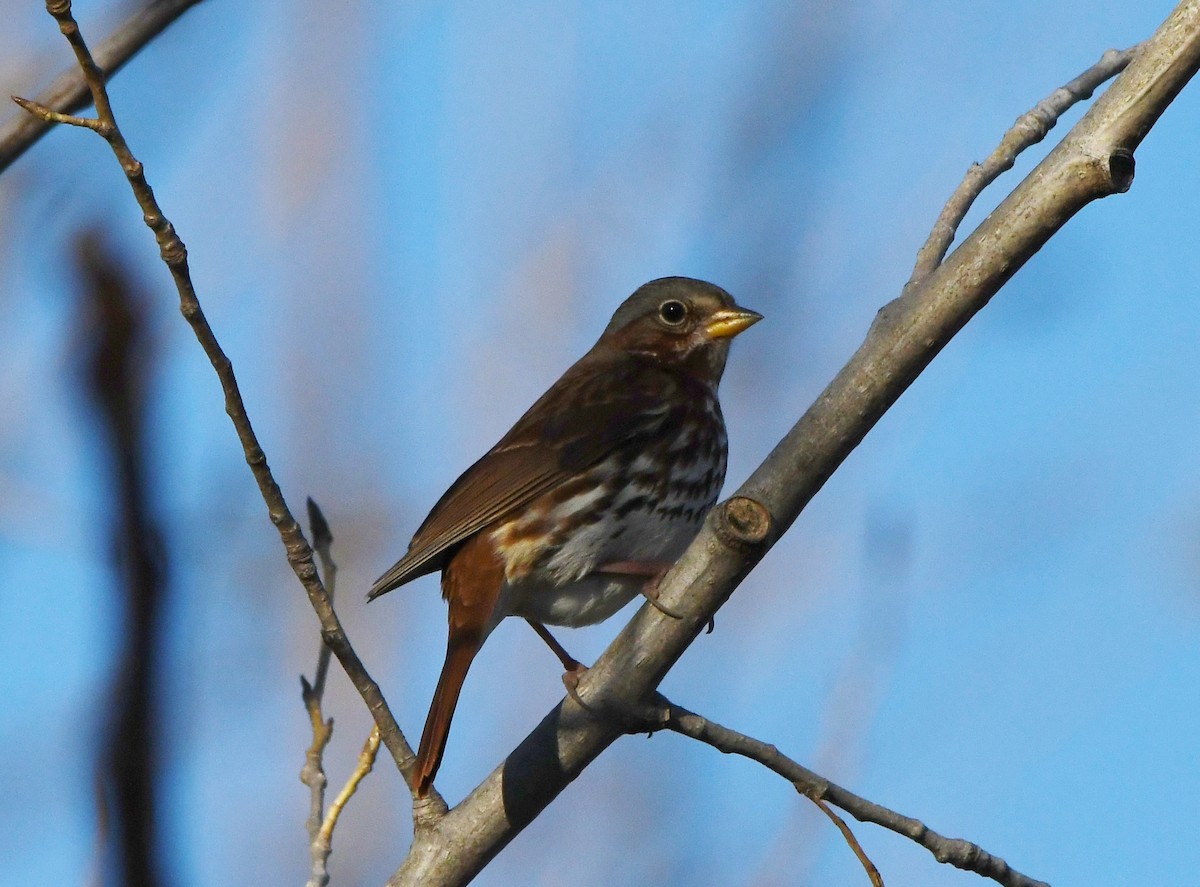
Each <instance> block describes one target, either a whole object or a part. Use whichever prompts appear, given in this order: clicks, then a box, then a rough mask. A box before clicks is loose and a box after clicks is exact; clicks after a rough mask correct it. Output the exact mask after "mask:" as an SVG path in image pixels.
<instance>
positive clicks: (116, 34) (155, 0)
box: [0, 0, 200, 172]
mask: <svg viewBox="0 0 1200 887" xmlns="http://www.w3.org/2000/svg"><path fill="white" fill-rule="evenodd" d="M199 2H200V0H151V2H150V3H147V4H146V5H145V6H144V7H142V8H141V9H139V10H137V11H136V12H134V13H132V14H131V15H130V16H129V17H128V18H126V19H125V21H123V22H121V24H120V25H118V26H117V28H116V30H114V31H113V32H112V33H111V34H109V35H108V36H107V37H105V38H104V39H103V40H102V41H100V45H99V46H98V47H96V53H95V56H96V63H97V64H98V65H99V66H100V68H101V69H102V70H103V71H104V72H105V75H106V76H107V77H109V78H111V77H112V76H113V75H114V74H116V73H117V72H118V71H119V70H121V68H123V67H124V66H125V63H126V62H127V61H129V60H130V59H131V58H133V56H134V55H136V54H137V53H138V51H139V50H140V49H141V48H142V47H143V46H145V45H146V44H147V43H149V42H150V41H151V40H153V39H154V38H155V37H156V36H158V35H159V34H160V33H162V31H163V29H164V28H166V27H167V26H168V25H170V24H171V23H172V22H174V21H175V20H176V19H177V18H179V17H180V16H181V15H183V14H184V13H185V12H187V11H188V10H189V9H191V8H192V7H193V6H195V5H196V4H197V3H199ZM91 100H92V94H91V91H90V89H89V87H88V83H87V81H86V80H85V79H84V77H83V74H82V73H81V72H80V70H79V66H78V65H72V66H71V67H69V68H67V69H66V70H65V71H63V72H62V73H61V74H59V75H58V76H57V77H56V78H54V82H53V83H51V84H50V86H48V87H47V88H46V89H44V90H42V91H41V92H40V93H38V95H37V98H36V99H35V101H36V102H37V103H38V104H39V105H41V106H42V107H44V108H52V109H55V112H56V113H62V114H67V115H70V114H74V113H76V112H78V111H81V110H83V109H84V108H85V107H87V105H88V104H89V103H90V102H91ZM62 122H66V121H61V120H52V119H49V118H46V117H43V116H41V115H36V116H33V117H31V116H29V115H28V114H15V115H13V116H12V117H10V118H9V119H8V120H5V121H4V123H3V124H0V172H4V170H6V169H8V167H9V166H10V165H11V164H12V163H13V161H15V160H16V159H17V158H18V157H20V156H21V155H22V154H24V153H25V152H26V151H27V150H29V148H31V147H32V146H33V145H34V144H35V143H36V142H37V140H38V139H40V138H41V137H42V136H43V135H45V134H46V133H47V132H48V131H49V130H50V128H51V127H52V126H53V125H54V124H55V123H62Z"/></svg>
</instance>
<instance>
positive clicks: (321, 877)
mask: <svg viewBox="0 0 1200 887" xmlns="http://www.w3.org/2000/svg"><path fill="white" fill-rule="evenodd" d="M307 504H308V525H309V528H310V531H311V532H312V537H313V547H314V548H316V550H317V557H318V558H319V560H320V561H321V570H322V573H323V579H324V583H325V590H326V592H327V593H328V594H329V600H330V601H331V602H332V601H333V595H334V592H335V590H336V579H337V566H336V565H335V564H334V562H333V551H332V549H333V533H332V532H331V531H330V529H329V522H328V521H326V520H325V515H323V514H322V513H321V509H320V507H319V506H318V505H317V503H316V502H314V501H313V500H312V499H311V498H309V499H308V502H307ZM328 669H329V647H328V646H327V645H326V644H325V642H324V641H321V650H320V652H319V653H318V654H317V670H316V673H315V677H314V678H313V683H311V684H310V683H309V682H308V679H307V678H306V677H304V675H300V691H301V692H300V695H301V698H302V699H303V700H304V708H305V710H306V711H307V712H308V718H309V721H310V723H311V726H312V744H311V745H309V747H308V751H307V752H305V755H304V766H303V767H301V768H300V781H301V782H302V783H304V784H305V785H306V786H308V789H309V805H308V819H307V820H306V822H305V826H306V828H307V829H308V847H309V856H310V858H311V863H312V870H311V873H310V875H309V878H308V883H309V887H325V885H326V884H328V883H329V854H330V852H331V847H332V842H331V840H330V837H332V836H329V837H326V838H325V840H321V831H322V829H321V826H322V823H323V821H324V819H325V789H326V788H327V786H328V785H329V780H328V779H327V778H326V776H325V762H324V757H325V749H326V748H327V747H328V745H329V740H330V739H332V738H333V718H329V719H328V720H326V718H325V716H324V714H323V713H322V711H321V701H322V699H323V698H324V696H325V674H326V672H327V671H328Z"/></svg>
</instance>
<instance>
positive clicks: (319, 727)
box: [300, 675, 333, 887]
mask: <svg viewBox="0 0 1200 887" xmlns="http://www.w3.org/2000/svg"><path fill="white" fill-rule="evenodd" d="M300 693H301V698H303V700H304V708H305V710H306V711H307V712H308V718H309V721H310V722H311V724H312V744H311V745H309V747H308V751H307V752H305V754H304V766H303V767H301V768H300V781H301V782H302V783H304V784H305V785H306V786H308V790H309V803H308V819H307V820H306V821H305V828H307V829H308V848H309V855H310V856H311V858H312V873H311V874H310V875H309V879H308V883H309V884H314V885H318V887H324V885H326V884H328V883H329V873H328V862H329V852H330V851H329V843H328V842H325V844H324V845H322V844H320V843H319V842H318V838H319V837H320V834H321V824H322V822H323V821H324V817H325V789H326V787H327V786H328V785H329V780H328V779H326V778H325V767H324V764H323V757H324V755H325V748H326V747H327V746H328V745H329V740H330V739H331V738H332V737H333V718H330V719H329V720H326V719H325V716H324V715H323V714H322V713H321V698H320V696H319V695H318V694H317V693H316V691H315V690H314V689H313V686H312V684H310V683H309V682H308V678H306V677H304V675H301V676H300Z"/></svg>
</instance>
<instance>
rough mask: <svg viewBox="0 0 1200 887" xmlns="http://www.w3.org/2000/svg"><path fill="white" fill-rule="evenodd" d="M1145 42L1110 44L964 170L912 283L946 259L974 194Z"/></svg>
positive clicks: (919, 255)
mask: <svg viewBox="0 0 1200 887" xmlns="http://www.w3.org/2000/svg"><path fill="white" fill-rule="evenodd" d="M1141 48H1142V44H1140V43H1139V44H1137V45H1136V46H1131V47H1129V48H1128V49H1124V50H1116V49H1110V50H1108V51H1107V52H1105V53H1104V55H1102V56H1101V57H1100V61H1098V62H1096V64H1094V65H1092V67H1090V68H1088V69H1087V70H1086V71H1084V72H1083V73H1082V74H1080V75H1079V76H1078V77H1076V78H1075V79H1074V80H1072V81H1071V82H1070V83H1068V84H1067V85H1066V86H1060V87H1059V88H1058V89H1056V90H1054V92H1052V93H1050V95H1048V96H1047V97H1046V98H1044V99H1042V100H1041V101H1040V102H1038V103H1037V104H1036V105H1034V106H1033V108H1032V109H1031V110H1029V111H1027V112H1026V113H1024V114H1022V115H1021V116H1020V117H1018V118H1017V122H1016V123H1014V124H1013V125H1012V127H1011V128H1010V129H1009V130H1008V132H1006V133H1005V134H1004V137H1003V138H1002V139H1000V144H999V145H997V146H996V150H994V151H993V152H992V153H991V154H990V155H989V156H988V158H987V159H986V160H985V161H983V163H973V164H971V168H970V169H969V170H967V174H966V175H965V176H963V180H962V183H961V184H960V185H959V186H958V187H957V188H956V189H955V190H954V193H953V194H951V195H950V199H949V200H947V201H946V205H945V206H944V207H942V212H941V214H940V215H939V216H938V220H937V222H936V223H935V224H934V226H933V230H932V231H931V232H930V234H929V239H928V240H926V241H925V244H924V246H922V247H921V249H920V250H918V252H917V263H916V265H915V266H914V267H913V271H912V276H911V277H910V278H909V281H908V284H907V286H909V287H911V286H913V285H914V284H916V283H919V282H920V281H922V280H924V279H925V278H926V277H928V276H929V275H930V274H931V273H933V270H934V269H935V268H936V267H937V266H938V265H940V264H941V263H942V259H944V258H945V257H946V252H947V251H948V250H949V249H950V244H952V243H953V242H954V237H955V235H956V234H957V233H958V226H959V225H960V224H962V220H963V219H964V218H965V217H966V215H967V212H968V211H969V210H970V209H971V206H972V204H974V203H975V199H976V198H977V197H979V195H980V194H981V193H982V192H983V189H984V188H986V187H987V186H988V185H990V184H991V183H992V182H994V181H995V180H996V179H997V178H998V177H999V176H1000V175H1001V174H1002V173H1004V172H1007V171H1008V170H1010V169H1012V167H1013V164H1014V163H1016V160H1017V155H1019V154H1020V153H1021V152H1022V151H1024V150H1025V149H1026V148H1030V147H1032V146H1033V145H1036V144H1037V143H1038V142H1040V141H1041V140H1042V139H1044V138H1045V137H1046V133H1048V132H1050V130H1052V129H1053V128H1054V124H1056V123H1058V118H1060V117H1061V116H1062V115H1063V114H1065V113H1066V112H1067V110H1068V109H1069V108H1071V107H1072V106H1073V105H1076V104H1078V103H1079V102H1082V101H1085V100H1087V99H1089V98H1091V97H1092V93H1093V92H1095V91H1096V87H1098V86H1100V84H1102V83H1104V82H1105V81H1106V80H1108V79H1110V78H1112V77H1116V76H1117V75H1118V74H1120V73H1121V72H1122V71H1124V70H1125V68H1126V66H1127V65H1128V64H1129V62H1130V61H1131V60H1132V59H1133V57H1134V56H1135V55H1137V52H1138V50H1139V49H1141Z"/></svg>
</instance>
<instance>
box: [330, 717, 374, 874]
mask: <svg viewBox="0 0 1200 887" xmlns="http://www.w3.org/2000/svg"><path fill="white" fill-rule="evenodd" d="M378 753H379V725H378V724H376V725H373V726H372V727H371V732H370V733H368V734H367V739H366V742H364V743H363V747H362V751H361V752H359V755H358V766H356V767H355V768H354V772H353V773H351V774H350V778H349V779H347V780H346V784H345V785H344V786H343V787H342V790H341V791H340V792H338V796H337V797H336V798H334V799H333V803H332V804H330V805H329V812H328V813H327V814H325V822H324V823H323V824H322V825H321V833H320V835H319V836H318V839H317V840H318V842H319V843H320V844H322V845H323V846H324V847H325V848H326V854H328V852H329V850H328V848H329V845H330V842H331V841H332V840H333V830H334V828H336V827H337V822H338V817H339V816H341V815H342V810H343V809H344V808H345V806H346V802H347V801H349V800H350V798H351V796H352V795H353V794H354V792H355V791H357V790H358V786H359V783H361V782H362V781H363V778H364V777H365V776H366V775H367V774H368V773H370V772H371V768H372V767H374V766H375V756H376V755H377V754H378Z"/></svg>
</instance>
